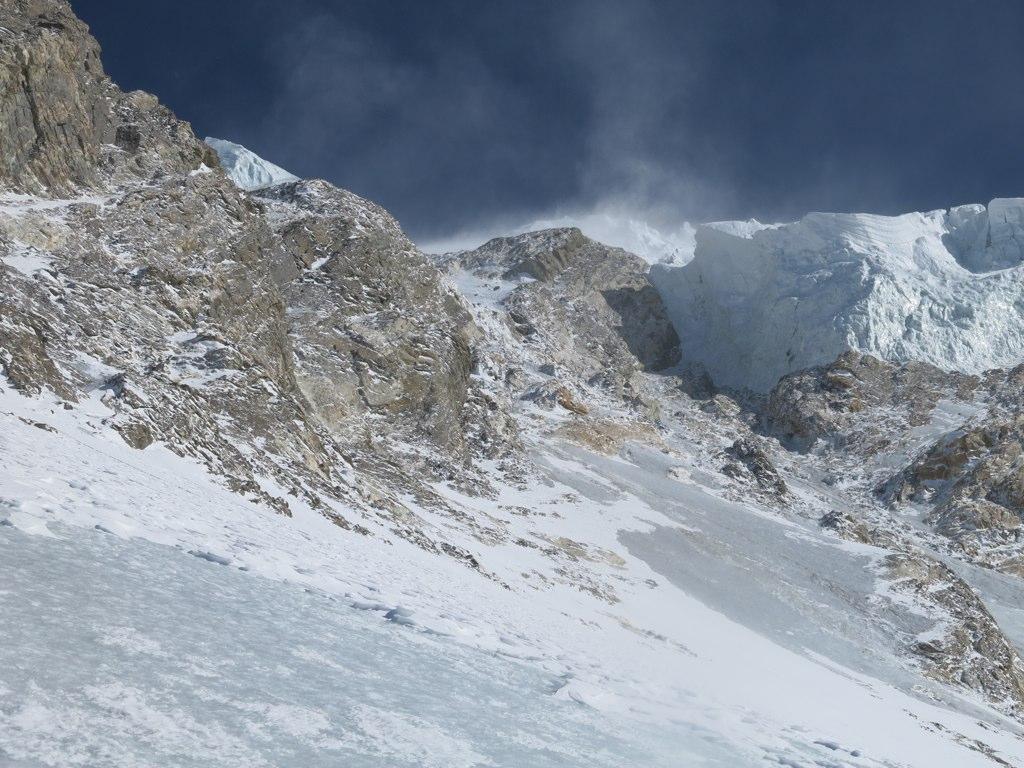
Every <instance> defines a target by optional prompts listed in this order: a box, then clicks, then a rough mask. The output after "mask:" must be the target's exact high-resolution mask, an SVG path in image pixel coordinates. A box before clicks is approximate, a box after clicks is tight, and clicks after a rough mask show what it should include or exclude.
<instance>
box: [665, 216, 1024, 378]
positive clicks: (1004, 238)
mask: <svg viewBox="0 0 1024 768" xmlns="http://www.w3.org/2000/svg"><path fill="white" fill-rule="evenodd" d="M743 224H744V225H743V226H739V225H734V226H728V225H723V224H715V225H706V226H703V227H701V228H699V229H698V231H697V246H696V255H695V257H694V259H693V261H692V262H690V263H689V264H687V265H686V266H684V267H670V266H664V265H655V266H654V267H653V268H652V272H651V279H652V281H653V282H654V283H655V285H656V286H657V287H658V289H659V290H660V291H661V293H662V296H663V298H664V299H665V302H666V304H667V306H668V308H669V312H670V314H671V315H672V317H673V320H674V321H675V323H676V328H677V330H678V331H679V335H680V338H681V340H682V352H683V358H684V360H686V361H690V362H699V363H702V364H703V365H704V366H705V367H706V368H707V370H708V371H709V372H710V374H711V376H712V377H713V378H714V380H715V381H716V383H718V384H720V385H727V386H733V387H750V388H752V389H755V390H761V391H764V390H767V389H770V388H771V387H772V386H773V385H774V384H775V382H776V381H777V380H778V379H779V377H780V376H782V375H783V374H786V373H789V372H791V371H797V370H800V369H803V368H808V367H810V366H814V365H821V364H824V363H827V362H829V361H831V360H834V359H835V358H836V357H837V356H838V355H839V354H841V353H842V352H844V351H846V350H859V351H862V352H868V353H870V354H873V355H875V356H877V357H880V358H883V359H888V360H895V361H907V360H918V361H922V362H928V363H932V364H933V365H936V366H938V367H940V368H944V369H947V370H962V371H966V372H973V373H976V372H980V371H983V370H985V369H988V368H994V367H1009V366H1013V365H1015V364H1016V363H1018V362H1020V361H1021V360H1022V359H1024V280H1022V277H1024V266H1022V265H1021V264H1022V260H1024V250H1022V244H1024V199H1019V198H1015V199H997V200H993V201H992V202H991V203H989V205H988V206H987V207H983V206H977V205H974V206H960V207H957V208H953V209H950V210H948V211H932V212H929V213H909V214H906V215H902V216H875V215H868V214H829V213H812V214H809V215H807V216H805V217H804V218H803V219H801V220H799V221H796V222H793V223H789V224H779V225H771V226H765V225H758V226H753V225H750V223H743Z"/></svg>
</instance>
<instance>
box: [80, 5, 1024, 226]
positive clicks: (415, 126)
mask: <svg viewBox="0 0 1024 768" xmlns="http://www.w3.org/2000/svg"><path fill="white" fill-rule="evenodd" d="M72 5H73V6H74V7H75V9H76V10H77V12H78V13H79V15H80V16H81V17H82V18H84V19H85V20H86V21H87V22H88V23H89V24H90V26H91V27H92V29H93V33H94V34H95V35H96V37H97V38H98V39H99V40H100V43H101V44H102V46H103V49H104V61H105V64H106V67H107V71H108V72H109V73H110V74H111V75H112V76H113V77H114V79H115V80H117V81H118V83H119V84H120V85H121V86H122V87H124V88H126V89H134V88H143V89H145V90H149V91H152V92H154V93H156V94H157V95H158V96H159V97H160V98H161V99H162V100H163V101H164V102H165V103H167V104H168V105H169V106H170V107H171V108H173V109H174V110H175V111H176V112H177V113H178V115H179V116H180V117H182V118H184V119H187V120H190V121H191V122H192V123H193V125H194V126H195V128H196V131H197V133H199V134H200V135H201V136H202V135H213V136H218V137H222V138H227V139H232V140H234V141H238V142H240V143H242V144H245V145H246V146H248V147H250V148H251V149H253V150H255V151H257V152H258V153H260V154H262V155H263V156H265V157H266V158H267V159H269V160H272V161H274V162H276V163H278V164H279V165H282V166H284V167H285V168H287V169H289V170H291V171H292V172H294V173H296V174H298V175H301V176H318V177H323V178H326V179H328V180H330V181H332V182H334V183H336V184H338V185H340V186H343V187H346V188H349V189H351V190H353V191H355V192H357V193H359V194H361V195H364V196H366V197H369V198H371V199H373V200H376V201H378V202H380V203H382V204H383V205H384V206H386V207H387V208H388V209H390V210H391V211H392V212H393V213H395V214H396V215H397V216H398V218H399V219H400V220H401V222H402V224H403V225H404V226H405V228H406V229H407V230H408V231H409V232H410V233H411V234H412V235H413V236H414V237H415V238H419V239H424V240H427V239H433V238H439V237H444V236H448V235H451V234H452V233H455V232H458V231H464V230H473V231H476V230H488V229H500V228H502V227H503V226H507V225H508V224H510V223H516V222H522V221H527V220H530V219H533V218H539V217H546V216H552V215H554V214H557V213H558V212H583V211H590V210H593V209H595V208H601V207H607V206H612V207H620V208H622V209H625V210H629V211H638V212H640V213H641V214H642V215H644V216H646V217H648V218H650V219H651V220H652V221H654V222H656V223H658V224H659V225H665V224H666V223H678V222H679V221H682V220H684V219H690V220H709V219H722V218H748V217H757V218H761V219H769V220H770V219H780V218H792V217H795V216H799V215H800V214H802V213H804V212H806V211H808V210H844V211H846V210H858V211H860V210H866V211H876V212H893V213H895V212H900V211H905V210H916V209H928V208H939V207H946V206H948V205H951V204H957V203H963V202H978V201H987V200H988V199H989V198H991V197H996V196H1019V195H1024V147H1022V138H1024V87H1022V86H1021V79H1022V74H1024V43H1022V35H1024V2H1016V1H1014V2H963V1H962V0H961V1H958V2H941V1H939V2H927V3H926V2H910V1H908V0H899V1H897V0H886V1H885V2H871V1H867V2H865V1H863V0H858V1H857V2H829V1H828V0H816V1H814V2H810V1H808V2H767V1H766V2H759V1H758V0H743V1H742V2H741V1H739V0H737V1H736V2H730V1H728V0H715V1H714V2H643V1H642V0H621V2H605V1H604V0H563V1H558V0H548V1H547V2H539V1H538V2H532V1H531V0H511V1H509V2H502V1H500V0H488V1H487V2H482V1H469V0H467V1H466V2H452V1H449V0H444V1H441V2H430V1H428V0H420V1H418V2H413V1H408V2H405V1H402V2H399V1H395V2H387V0H365V1H364V0H287V2H285V1H284V0H216V1H215V2H211V1H210V0H146V2H144V3H140V2H138V0H72Z"/></svg>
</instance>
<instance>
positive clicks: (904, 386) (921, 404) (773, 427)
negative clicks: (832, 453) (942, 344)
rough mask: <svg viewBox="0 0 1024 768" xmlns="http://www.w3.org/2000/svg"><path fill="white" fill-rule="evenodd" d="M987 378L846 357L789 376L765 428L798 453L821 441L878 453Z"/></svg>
mask: <svg viewBox="0 0 1024 768" xmlns="http://www.w3.org/2000/svg"><path fill="white" fill-rule="evenodd" d="M979 385H980V379H978V378H977V377H972V376H965V375H963V374H958V373H947V372H945V371H941V370H939V369H938V368H935V367H934V366H931V365H928V364H926V363H905V364H897V363H890V362H886V361H883V360H879V359H878V358H876V357H872V356H871V355H865V354H861V353H859V352H846V353H844V354H842V355H840V356H839V358H838V359H837V360H836V361H835V362H833V363H831V364H829V365H824V366H819V367H816V368H810V369H807V370H805V371H800V372H798V373H793V374H790V375H788V376H784V377H783V378H782V379H780V380H779V383H778V384H776V386H775V387H774V388H773V389H772V391H771V392H770V394H769V396H768V400H767V403H766V406H765V408H764V414H765V427H766V429H767V430H768V432H769V433H771V434H773V435H777V436H778V437H780V438H781V439H783V440H784V441H786V442H787V443H788V444H790V445H792V446H793V447H795V448H797V449H799V450H806V449H807V448H809V447H810V446H812V445H814V444H815V443H816V442H818V441H822V442H823V443H827V444H829V445H831V446H833V447H843V446H847V447H849V448H850V449H855V450H859V451H860V452H863V453H877V452H878V451H880V450H883V449H884V448H885V447H886V446H888V445H889V444H890V442H891V440H892V438H893V436H895V435H898V434H902V433H905V432H906V431H907V430H909V429H910V428H912V427H915V426H920V425H922V424H924V423H926V422H927V421H928V419H929V417H930V414H931V412H932V411H933V409H934V408H935V404H936V403H937V402H938V401H939V400H940V399H942V398H944V397H950V398H955V397H966V396H968V395H969V394H970V393H971V392H972V391H973V390H974V389H975V388H977V387H978V386H979Z"/></svg>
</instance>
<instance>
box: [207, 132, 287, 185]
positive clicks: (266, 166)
mask: <svg viewBox="0 0 1024 768" xmlns="http://www.w3.org/2000/svg"><path fill="white" fill-rule="evenodd" d="M206 143H207V144H209V145H210V146H211V147H213V149H214V151H215V152H216V153H217V157H219V158H220V164H221V167H222V168H223V169H224V172H225V173H227V175H228V178H230V179H231V180H232V181H233V182H235V184H237V185H238V186H239V187H240V188H241V189H244V190H246V191H250V192H251V191H252V190H256V189H265V188H266V187H272V186H274V185H276V184H285V183H287V182H289V181H298V180H299V177H298V176H295V175H293V174H291V173H289V172H288V171H286V170H285V169H284V168H281V167H280V166H277V165H274V164H273V163H271V162H268V161H267V160H264V159H263V158H262V157H260V156H259V155H257V154H256V153H255V152H252V151H251V150H248V149H246V148H245V147H243V146H242V145H241V144H235V143H234V142H233V141H227V140H225V139H215V138H212V137H210V136H207V137H206Z"/></svg>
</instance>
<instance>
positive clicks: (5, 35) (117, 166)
mask: <svg viewBox="0 0 1024 768" xmlns="http://www.w3.org/2000/svg"><path fill="white" fill-rule="evenodd" d="M99 53H100V52H99V46H98V45H97V43H96V41H95V40H94V39H93V38H92V37H91V36H90V35H89V30H88V27H86V25H85V24H83V23H82V22H81V21H79V20H78V19H77V18H76V17H75V15H74V14H73V13H72V12H71V8H70V7H69V6H68V4H67V2H65V1H64V0H5V3H4V4H3V5H2V6H0V147H3V152H2V154H0V182H2V183H3V184H4V185H5V186H8V187H11V188H14V189H19V190H22V191H25V192H31V193H34V194H50V195H69V194H72V193H73V192H74V191H75V190H77V189H82V188H89V189H95V188H98V187H99V186H102V184H103V182H105V181H110V180H117V181H120V182H128V181H130V180H135V179H150V178H152V177H154V176H159V175H164V174H167V173H181V172H186V171H190V170H193V169H195V168H197V167H198V166H199V165H200V163H204V162H205V163H206V164H207V165H208V166H213V165H216V163H217V161H216V156H215V155H214V153H213V152H212V151H211V150H210V149H209V147H207V146H206V145H205V144H203V143H202V142H200V141H198V140H197V139H196V137H195V136H194V135H193V134H192V130H191V128H189V126H188V125H187V124H185V123H182V122H181V121H179V120H177V119H176V118H175V117H174V115H173V114H171V112H170V111H169V110H168V109H166V108H165V107H163V106H161V105H160V104H159V102H158V101H157V100H156V99H155V98H154V97H152V96H150V95H148V94H144V93H141V92H136V93H130V94H125V93H122V92H121V91H120V90H118V89H117V88H116V87H115V86H114V85H113V83H111V82H110V80H109V78H107V76H106V75H105V74H104V72H103V66H102V64H101V63H100V55H99Z"/></svg>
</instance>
